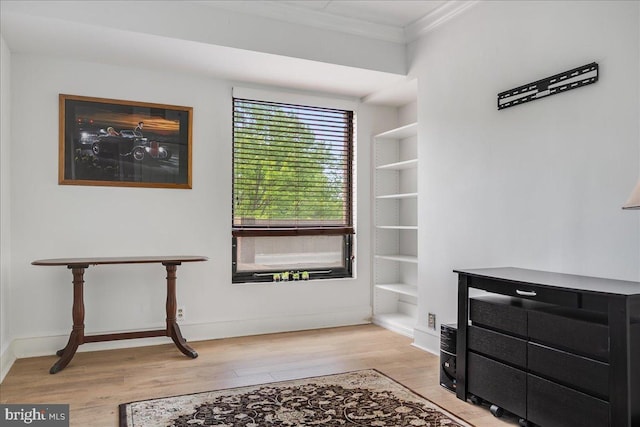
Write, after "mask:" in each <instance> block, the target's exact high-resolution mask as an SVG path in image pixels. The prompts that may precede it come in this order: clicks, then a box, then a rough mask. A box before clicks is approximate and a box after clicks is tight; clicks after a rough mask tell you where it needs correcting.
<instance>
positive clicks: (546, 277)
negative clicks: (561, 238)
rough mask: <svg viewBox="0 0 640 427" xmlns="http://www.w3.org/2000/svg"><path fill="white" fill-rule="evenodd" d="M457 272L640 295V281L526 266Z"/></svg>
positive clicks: (488, 277)
mask: <svg viewBox="0 0 640 427" xmlns="http://www.w3.org/2000/svg"><path fill="white" fill-rule="evenodd" d="M453 271H454V272H455V273H458V274H464V275H467V276H470V277H479V278H486V279H494V280H500V281H507V282H513V283H522V284H530V285H537V286H544V287H549V288H559V289H572V290H577V291H584V292H595V293H602V294H614V295H624V296H630V295H640V282H633V281H627V280H615V279H606V278H600V277H589V276H578V275H574V274H565V273H552V272H548V271H538V270H527V269H524V268H514V267H498V268H478V269H456V270H453Z"/></svg>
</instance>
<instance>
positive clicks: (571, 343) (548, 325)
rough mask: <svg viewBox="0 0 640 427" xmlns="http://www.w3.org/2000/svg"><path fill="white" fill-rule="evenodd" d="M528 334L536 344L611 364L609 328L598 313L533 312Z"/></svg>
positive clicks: (557, 309) (556, 309)
mask: <svg viewBox="0 0 640 427" xmlns="http://www.w3.org/2000/svg"><path fill="white" fill-rule="evenodd" d="M528 332H529V338H530V339H531V340H532V341H536V342H539V343H541V344H547V345H550V346H552V347H557V348H559V349H564V350H568V351H571V352H575V353H578V354H580V355H583V356H587V357H592V358H594V359H597V360H601V361H605V362H608V361H609V327H608V326H607V325H606V318H604V317H603V316H600V315H598V314H595V313H590V312H586V311H585V310H581V311H577V310H567V309H562V308H558V307H554V308H551V309H544V310H532V311H529V318H528Z"/></svg>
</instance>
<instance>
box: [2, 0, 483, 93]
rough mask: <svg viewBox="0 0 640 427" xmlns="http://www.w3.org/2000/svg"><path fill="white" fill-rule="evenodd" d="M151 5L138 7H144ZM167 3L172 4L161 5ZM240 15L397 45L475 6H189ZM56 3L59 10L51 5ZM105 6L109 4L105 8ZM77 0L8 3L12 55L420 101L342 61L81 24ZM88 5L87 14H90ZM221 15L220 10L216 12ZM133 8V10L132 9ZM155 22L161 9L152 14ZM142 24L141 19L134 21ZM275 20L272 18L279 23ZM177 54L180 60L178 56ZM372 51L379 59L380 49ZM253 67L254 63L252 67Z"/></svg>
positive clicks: (110, 23) (401, 82) (126, 5)
mask: <svg viewBox="0 0 640 427" xmlns="http://www.w3.org/2000/svg"><path fill="white" fill-rule="evenodd" d="M135 3H136V2H116V1H113V2H111V1H109V2H98V1H96V2H83V7H84V9H83V11H84V12H83V13H85V18H86V17H87V16H91V12H92V11H94V9H92V8H93V6H94V4H95V11H94V12H95V15H98V10H100V9H98V8H99V7H103V9H101V10H102V11H104V10H105V9H104V7H105V5H107V7H110V8H111V7H113V8H119V11H121V12H113V13H115V14H117V13H130V10H131V8H132V7H133V6H134V4H135ZM151 3H152V2H138V6H139V5H141V4H142V5H144V6H145V7H146V6H147V5H149V4H151ZM158 3H159V4H160V3H164V4H165V5H166V4H168V3H171V2H166V3H165V2H158ZM174 3H176V4H177V3H180V4H186V3H197V4H198V5H206V6H210V7H211V8H215V9H217V10H218V11H219V12H220V11H223V10H231V11H233V13H236V14H237V13H241V14H244V15H242V16H245V15H252V16H261V17H266V18H270V19H271V20H274V19H276V20H280V21H286V22H291V23H295V24H297V25H306V26H311V27H316V28H321V29H323V30H331V31H333V32H344V33H351V34H357V35H358V36H361V37H367V38H370V39H378V40H384V41H389V42H392V43H398V44H399V45H400V46H403V45H404V44H405V43H406V42H407V41H409V40H410V39H411V38H412V37H416V36H417V35H418V34H420V32H422V31H425V29H426V30H428V29H429V28H430V27H431V26H433V25H436V24H438V23H439V22H441V21H442V20H443V19H444V18H445V17H447V16H453V15H454V14H455V13H458V12H459V11H461V10H464V9H465V8H466V7H468V6H469V5H470V4H473V3H474V2H473V1H347V0H345V1H343V0H339V1H331V0H323V1H320V0H317V1H316V0H309V1H288V0H287V1H284V0H283V1H184V2H174ZM52 4H53V6H52ZM100 4H102V5H101V6H100ZM76 5H78V3H76V2H75V1H58V2H19V1H15V2H14V1H7V0H2V1H1V2H0V8H1V9H0V18H1V19H2V21H1V24H2V25H1V27H0V30H1V31H2V36H3V38H4V39H5V41H6V43H7V45H8V46H9V49H10V50H11V51H12V52H20V53H37V54H46V55H55V56H58V57H63V58H70V59H77V60H85V61H95V62H107V63H110V64H116V65H128V66H145V67H152V68H154V67H155V68H162V69H174V70H179V71H187V72H194V73H198V74H205V75H208V76H213V77H216V78H223V79H229V80H232V81H240V82H249V83H255V84H264V85H270V86H282V87H289V88H292V89H300V90H306V91H314V92H326V93H332V94H336V95H343V96H349V97H358V98H365V100H368V101H370V102H372V103H376V104H385V105H402V104H404V103H406V102H409V101H410V100H411V99H412V98H414V97H415V87H416V86H415V82H408V80H407V79H406V76H403V75H400V74H396V73H389V72H382V71H375V70H372V69H364V68H359V67H353V66H345V65H339V64H335V63H329V62H322V61H314V60H308V59H301V58H299V57H291V56H283V55H274V54H272V53H269V52H265V51H252V50H247V49H237V48H234V47H230V45H226V46H223V45H218V44H212V43H203V42H202V40H196V39H185V38H181V37H177V36H175V35H174V34H171V33H166V35H165V33H161V32H160V33H150V32H149V31H144V30H140V32H138V30H137V29H136V28H135V27H133V28H131V27H126V26H123V25H121V23H119V22H116V21H114V20H108V19H80V18H79V16H81V15H79V14H78V12H77V9H80V8H77V7H75V6H76ZM87 8H88V9H87ZM212 10H214V9H212ZM128 11H129V12H128ZM145 11H146V12H145V14H144V15H145V16H140V19H149V17H152V19H153V18H155V17H153V14H154V9H153V8H148V10H147V9H145ZM134 22H135V21H134ZM272 22H273V21H272ZM167 52H178V53H179V54H178V56H179V60H176V55H175V54H168V53H167ZM369 54H371V55H375V52H370V53H369ZM247 64H252V65H253V66H247Z"/></svg>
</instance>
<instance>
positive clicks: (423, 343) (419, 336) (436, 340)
mask: <svg viewBox="0 0 640 427" xmlns="http://www.w3.org/2000/svg"><path fill="white" fill-rule="evenodd" d="M413 334H414V342H413V345H414V347H418V348H419V349H421V350H424V351H428V352H429V353H433V354H435V355H436V356H439V355H440V335H439V334H438V333H437V332H436V331H432V330H429V329H423V328H422V327H420V326H416V328H415V329H414V332H413Z"/></svg>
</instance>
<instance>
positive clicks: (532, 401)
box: [527, 375, 610, 427]
mask: <svg viewBox="0 0 640 427" xmlns="http://www.w3.org/2000/svg"><path fill="white" fill-rule="evenodd" d="M527 419H528V420H529V421H531V422H533V423H535V424H539V425H541V426H543V427H609V426H610V423H609V404H608V403H607V402H605V401H604V400H600V399H597V398H595V397H592V396H589V395H587V394H584V393H580V392H579V391H575V390H573V389H570V388H567V387H564V386H561V385H558V384H555V383H553V382H551V381H547V380H544V379H542V378H539V377H536V376H534V375H528V378H527Z"/></svg>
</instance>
